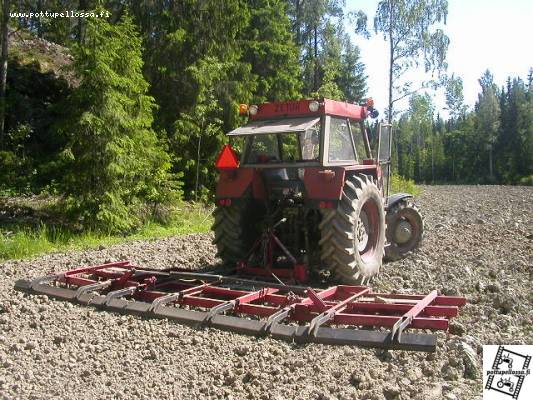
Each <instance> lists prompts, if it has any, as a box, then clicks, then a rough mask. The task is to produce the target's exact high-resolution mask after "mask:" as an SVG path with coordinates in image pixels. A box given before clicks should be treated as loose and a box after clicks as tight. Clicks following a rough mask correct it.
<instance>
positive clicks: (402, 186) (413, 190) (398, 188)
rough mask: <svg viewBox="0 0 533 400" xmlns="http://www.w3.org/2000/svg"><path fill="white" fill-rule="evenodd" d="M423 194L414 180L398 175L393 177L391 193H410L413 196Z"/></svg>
mask: <svg viewBox="0 0 533 400" xmlns="http://www.w3.org/2000/svg"><path fill="white" fill-rule="evenodd" d="M421 192H422V190H421V189H420V188H419V187H418V186H416V184H415V181H413V180H412V179H406V178H404V177H403V176H401V175H397V174H393V175H392V176H391V193H410V194H412V195H413V196H418V195H419V194H420V193H421Z"/></svg>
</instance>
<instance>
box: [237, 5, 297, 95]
mask: <svg viewBox="0 0 533 400" xmlns="http://www.w3.org/2000/svg"><path fill="white" fill-rule="evenodd" d="M248 7H249V10H250V21H249V23H248V27H247V28H246V29H245V30H244V31H243V33H242V35H241V36H242V39H241V41H242V42H243V48H244V50H243V55H242V58H241V62H244V63H247V64H250V66H251V72H252V74H253V76H254V79H255V81H256V82H257V87H256V88H255V90H254V96H253V101H254V102H257V103H260V102H264V101H281V100H290V99H295V98H298V97H299V95H300V89H301V86H302V85H301V71H300V65H299V62H298V47H297V46H296V44H295V42H294V39H293V37H292V34H291V30H290V21H289V18H288V17H287V13H286V10H285V9H286V3H285V0H248Z"/></svg>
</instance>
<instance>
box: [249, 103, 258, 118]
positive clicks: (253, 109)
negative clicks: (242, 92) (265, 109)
mask: <svg viewBox="0 0 533 400" xmlns="http://www.w3.org/2000/svg"><path fill="white" fill-rule="evenodd" d="M257 111H259V107H258V106H257V105H255V104H252V105H251V106H250V107H249V108H248V112H249V113H250V115H255V114H257Z"/></svg>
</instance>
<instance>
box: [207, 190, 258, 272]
mask: <svg viewBox="0 0 533 400" xmlns="http://www.w3.org/2000/svg"><path fill="white" fill-rule="evenodd" d="M252 208H253V207H252V204H251V201H250V200H247V199H246V200H244V199H243V200H240V201H239V202H238V203H236V204H235V203H234V204H232V205H231V206H225V207H223V206H217V207H216V208H215V211H214V212H213V216H214V217H215V222H214V224H213V226H212V228H211V230H212V231H213V232H214V234H215V238H214V240H213V244H215V245H216V246H217V256H218V257H220V258H221V259H222V262H223V263H224V264H226V265H228V266H235V264H236V263H237V262H238V261H241V260H243V259H244V258H245V257H246V255H247V254H248V252H249V251H250V248H251V246H252V245H253V241H254V240H255V238H256V236H257V234H256V233H255V232H252V230H253V229H254V224H253V220H254V218H253V217H252V216H251V215H250V214H251V212H252Z"/></svg>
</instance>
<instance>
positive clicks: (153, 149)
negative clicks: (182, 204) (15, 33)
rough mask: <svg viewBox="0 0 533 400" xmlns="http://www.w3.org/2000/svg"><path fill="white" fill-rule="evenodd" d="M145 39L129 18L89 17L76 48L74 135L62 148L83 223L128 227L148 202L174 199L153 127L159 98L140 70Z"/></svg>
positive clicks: (67, 126) (66, 125)
mask: <svg viewBox="0 0 533 400" xmlns="http://www.w3.org/2000/svg"><path fill="white" fill-rule="evenodd" d="M141 51H142V47H141V39H140V37H139V35H138V33H137V32H136V29H135V26H134V24H133V23H132V20H131V18H129V17H127V16H125V17H123V18H122V19H121V21H120V22H119V23H117V24H116V25H111V24H110V23H109V22H107V21H106V20H105V19H103V18H95V19H89V20H87V26H86V32H85V41H84V43H83V44H82V45H80V46H76V47H75V49H74V59H75V61H74V70H75V73H76V74H77V76H78V78H79V79H80V85H79V87H77V88H76V90H75V91H74V93H73V94H72V96H71V97H70V98H69V101H68V104H69V105H70V107H69V111H70V112H71V117H70V118H68V119H67V120H66V121H64V122H63V124H62V130H63V131H64V132H65V134H67V135H68V136H69V138H70V145H69V147H68V148H67V149H66V150H65V152H64V157H66V158H69V160H70V163H69V170H68V173H67V174H66V175H65V177H64V187H65V191H66V194H67V196H68V204H69V206H70V207H71V209H72V211H74V212H75V213H76V214H77V215H78V216H79V218H80V222H81V223H82V224H83V225H84V226H89V227H97V228H101V229H105V230H107V231H126V230H130V229H132V228H134V227H136V226H137V225H139V224H140V223H141V222H142V219H143V217H146V216H147V203H149V204H152V205H154V204H158V203H162V202H168V201H169V200H171V198H172V194H171V192H170V189H171V187H170V186H169V175H168V169H169V167H170V164H169V157H168V155H167V154H166V153H165V152H164V151H163V150H162V149H161V147H160V146H159V145H158V143H157V137H156V134H155V132H154V131H153V130H152V122H153V117H152V110H153V109H154V106H155V105H154V100H153V98H152V97H150V96H148V95H147V91H148V83H147V82H146V81H145V79H144V78H143V75H142V66H143V63H142V58H141Z"/></svg>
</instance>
